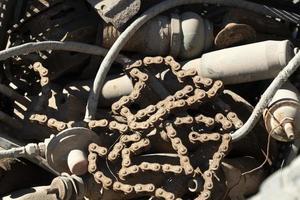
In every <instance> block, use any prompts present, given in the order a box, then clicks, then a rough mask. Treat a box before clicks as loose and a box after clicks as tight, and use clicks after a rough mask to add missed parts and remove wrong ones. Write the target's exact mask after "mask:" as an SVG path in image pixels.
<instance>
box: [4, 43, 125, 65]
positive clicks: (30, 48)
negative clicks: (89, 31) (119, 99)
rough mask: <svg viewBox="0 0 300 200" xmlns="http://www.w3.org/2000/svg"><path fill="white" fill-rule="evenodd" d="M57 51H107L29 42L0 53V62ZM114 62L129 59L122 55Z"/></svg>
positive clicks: (93, 47) (101, 54)
mask: <svg viewBox="0 0 300 200" xmlns="http://www.w3.org/2000/svg"><path fill="white" fill-rule="evenodd" d="M46 50H59V51H74V52H78V53H85V54H91V55H97V56H105V55H106V54H107V52H108V50H107V49H105V48H102V47H99V46H96V45H91V44H85V43H80V42H60V41H43V42H29V43H25V44H22V45H19V46H15V47H11V48H8V49H5V50H2V51H0V60H6V59H8V58H10V57H13V56H19V55H23V54H29V53H33V52H36V51H46ZM116 57H117V59H116V62H118V63H120V64H124V63H126V62H128V61H129V59H128V58H127V57H125V56H122V55H117V56H116Z"/></svg>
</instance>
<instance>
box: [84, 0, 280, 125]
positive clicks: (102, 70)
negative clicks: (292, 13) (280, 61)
mask: <svg viewBox="0 0 300 200" xmlns="http://www.w3.org/2000/svg"><path fill="white" fill-rule="evenodd" d="M197 3H207V4H217V5H223V6H231V7H238V8H244V9H247V10H251V11H253V12H256V13H259V14H261V13H264V14H265V15H269V16H272V17H278V16H277V15H276V13H274V12H273V11H272V9H270V8H268V7H266V6H262V5H259V4H256V3H252V2H247V1H244V0H166V1H163V2H161V3H159V4H156V5H155V6H153V7H152V8H150V9H149V10H147V11H146V12H144V13H143V14H142V15H141V16H140V17H138V18H137V19H136V20H135V21H134V22H133V23H132V24H131V25H130V26H128V27H127V28H126V30H125V31H124V32H123V33H122V34H121V35H120V36H119V37H118V39H117V40H116V41H115V43H114V44H113V45H112V47H111V48H110V50H109V51H108V53H107V55H106V56H105V58H104V60H103V61H102V63H101V65H100V67H99V70H98V72H97V74H96V78H95V80H94V84H93V87H92V89H91V92H90V95H89V99H88V103H87V106H86V113H85V118H84V120H85V121H90V120H91V119H94V117H95V114H96V112H97V106H98V101H99V96H100V92H101V89H102V87H103V84H104V81H105V78H106V75H107V73H108V71H109V70H110V67H111V65H112V63H113V62H114V60H115V59H116V58H117V55H118V54H119V53H120V51H121V49H122V48H123V47H124V46H125V44H126V43H127V42H128V41H129V39H130V38H131V37H132V36H133V35H134V33H135V32H136V31H137V30H138V29H139V28H140V27H141V26H142V25H144V24H145V23H146V22H147V21H149V20H150V19H152V18H153V17H155V16H157V15H158V14H160V13H162V12H164V11H167V10H169V9H171V8H174V7H177V6H182V5H187V4H197Z"/></svg>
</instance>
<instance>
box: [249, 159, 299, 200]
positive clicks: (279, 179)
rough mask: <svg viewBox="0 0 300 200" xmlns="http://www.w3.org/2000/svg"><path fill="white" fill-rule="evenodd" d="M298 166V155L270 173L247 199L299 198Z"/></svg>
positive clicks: (276, 199)
mask: <svg viewBox="0 0 300 200" xmlns="http://www.w3.org/2000/svg"><path fill="white" fill-rule="evenodd" d="M299 167H300V157H299V156H298V157H297V158H296V159H295V160H294V161H293V162H292V163H291V164H290V165H289V166H287V167H285V168H284V169H282V170H279V171H277V172H275V173H274V174H272V175H271V176H270V177H269V178H268V179H267V180H266V181H265V182H264V183H263V184H262V185H261V187H260V191H259V193H258V194H257V195H255V196H253V197H251V198H249V200H262V199H274V200H279V199H295V200H298V199H299V193H298V191H299Z"/></svg>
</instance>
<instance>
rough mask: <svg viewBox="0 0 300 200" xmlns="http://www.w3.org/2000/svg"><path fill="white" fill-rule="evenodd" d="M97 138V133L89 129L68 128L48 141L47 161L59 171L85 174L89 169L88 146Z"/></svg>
mask: <svg viewBox="0 0 300 200" xmlns="http://www.w3.org/2000/svg"><path fill="white" fill-rule="evenodd" d="M97 140H98V139H97V136H96V134H95V133H94V132H92V131H91V130H89V129H85V128H70V129H67V130H65V131H63V132H61V133H59V134H58V135H56V136H54V137H53V138H51V139H50V141H49V142H48V143H47V145H46V159H47V162H48V163H49V165H50V166H51V167H52V168H53V169H55V170H57V171H59V172H68V173H70V172H71V173H72V174H76V175H83V174H85V173H86V172H87V171H88V163H87V155H86V152H85V151H86V148H87V146H88V144H89V143H90V142H91V141H97ZM95 150H98V149H95ZM100 153H101V152H100Z"/></svg>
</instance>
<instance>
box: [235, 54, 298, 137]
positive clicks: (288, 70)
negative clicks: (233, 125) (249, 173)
mask: <svg viewBox="0 0 300 200" xmlns="http://www.w3.org/2000/svg"><path fill="white" fill-rule="evenodd" d="M299 66H300V52H298V53H297V54H296V55H295V57H294V58H293V59H292V60H291V61H290V62H289V63H288V65H287V66H286V67H285V68H283V69H282V70H281V71H280V72H279V74H278V75H277V77H276V78H275V79H274V80H273V82H272V83H271V85H270V86H269V87H268V88H267V90H266V91H265V92H264V94H263V95H262V96H261V98H260V100H259V102H258V103H257V105H256V106H255V108H254V110H253V112H252V114H251V116H250V117H249V119H248V120H247V122H246V123H245V124H244V125H243V126H242V127H241V128H240V129H238V130H237V131H235V132H234V133H232V134H231V137H232V140H233V141H238V140H240V139H242V138H244V137H245V136H246V135H248V133H250V131H251V130H252V129H253V128H254V126H255V125H256V124H257V122H258V121H259V119H260V118H261V116H262V113H263V111H264V109H266V108H267V106H268V105H269V103H270V102H271V101H272V99H273V96H274V95H275V93H276V92H277V90H278V89H280V88H281V86H282V85H283V84H284V83H285V82H286V81H287V80H288V78H289V77H290V76H291V75H292V74H293V73H294V72H295V71H296V70H297V69H298V67H299Z"/></svg>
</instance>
